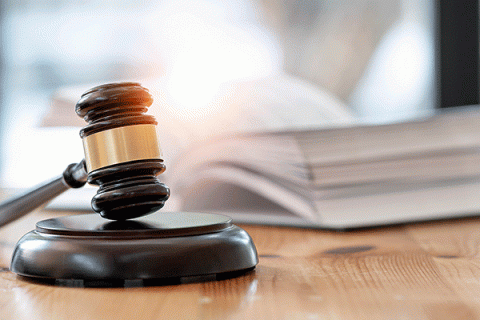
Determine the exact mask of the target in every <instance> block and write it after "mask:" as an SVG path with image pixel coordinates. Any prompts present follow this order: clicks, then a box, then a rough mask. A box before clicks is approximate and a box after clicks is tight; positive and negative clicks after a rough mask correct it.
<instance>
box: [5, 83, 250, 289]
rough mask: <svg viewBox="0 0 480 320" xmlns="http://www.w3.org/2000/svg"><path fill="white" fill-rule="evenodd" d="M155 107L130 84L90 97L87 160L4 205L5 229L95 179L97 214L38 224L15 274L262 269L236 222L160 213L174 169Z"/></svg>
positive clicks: (220, 275) (135, 277) (125, 277)
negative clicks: (168, 167) (165, 177)
mask: <svg viewBox="0 0 480 320" xmlns="http://www.w3.org/2000/svg"><path fill="white" fill-rule="evenodd" d="M152 102H153V99H152V96H151V95H150V94H149V92H148V90H147V89H145V88H143V87H142V86H141V85H139V84H138V83H131V82H126V83H114V84H106V85H101V86H98V87H95V88H92V89H91V90H89V91H87V92H85V93H84V94H83V95H82V96H81V98H80V100H79V101H78V103H77V105H76V107H75V111H76V113H77V114H78V115H79V116H80V117H83V118H84V119H85V121H86V122H87V123H88V124H87V125H86V126H85V127H84V128H82V129H81V131H80V136H81V138H82V140H83V147H84V151H85V159H84V160H82V161H80V162H79V163H77V164H71V165H69V166H68V167H67V168H66V169H65V171H64V172H63V174H62V175H61V176H60V177H58V178H56V179H54V180H52V181H51V182H49V183H46V184H44V185H42V186H40V187H37V188H34V189H33V190H32V191H30V192H27V193H26V194H24V195H21V196H18V197H16V198H14V199H12V200H8V201H6V202H5V203H3V204H2V205H0V226H1V225H4V224H7V223H9V222H11V221H13V220H15V219H17V218H19V217H21V216H23V215H25V214H26V213H28V212H30V211H32V210H33V209H35V208H37V207H38V206H40V205H42V204H44V203H46V202H48V201H49V200H51V199H52V198H54V197H56V196H57V195H59V194H60V193H62V192H63V191H65V190H67V189H69V188H80V187H82V186H84V185H85V183H87V182H88V183H90V184H94V185H98V186H99V188H98V190H97V193H96V195H95V196H94V197H93V199H92V208H93V210H94V211H96V212H97V213H98V214H96V213H95V214H78V215H71V216H65V217H60V218H54V219H46V220H42V221H39V222H37V224H36V229H35V230H32V231H30V232H29V233H27V234H25V235H24V236H23V237H22V238H21V239H20V240H19V241H18V243H17V245H16V246H15V249H14V252H13V256H12V261H11V265H10V270H12V271H13V272H15V273H17V274H18V275H21V276H24V277H29V278H31V279H37V280H38V279H41V280H47V281H51V280H54V281H55V283H57V282H58V281H59V283H60V284H61V285H68V284H70V283H73V285H75V286H77V285H78V282H79V281H81V283H82V284H83V285H85V286H88V285H87V283H92V282H93V283H94V284H98V283H99V282H100V283H105V281H107V282H108V283H116V284H118V281H120V282H121V283H125V284H126V283H127V281H130V283H132V281H133V283H135V284H137V283H139V282H140V283H141V285H144V284H145V281H147V282H148V281H150V280H154V281H155V280H158V279H172V278H174V279H177V280H179V279H180V282H181V279H184V278H187V279H188V278H189V277H207V278H208V279H212V276H213V279H224V278H226V277H231V276H237V275H240V274H243V273H245V272H247V271H249V270H252V269H253V268H254V267H255V266H256V264H257V263H258V256H257V251H256V249H255V246H254V244H253V241H252V239H251V238H250V236H249V235H248V233H247V232H245V231H244V230H243V229H241V228H239V227H238V226H235V225H233V224H232V220H231V219H230V218H229V217H226V216H223V215H219V214H211V213H195V212H157V211H159V209H161V208H162V207H163V206H164V204H165V201H166V200H167V199H168V197H169V195H170V190H169V188H168V187H167V186H166V185H165V184H163V183H161V182H160V181H159V180H158V178H157V176H158V175H159V174H161V173H162V172H164V171H165V164H164V160H163V157H162V153H161V150H160V147H159V144H158V139H157V133H156V125H157V121H156V120H155V118H154V117H153V116H151V115H147V114H145V113H146V111H147V110H148V107H150V106H151V105H152ZM151 213H154V214H151ZM112 220H113V221H112ZM187 282H188V280H187ZM115 286H116V285H115Z"/></svg>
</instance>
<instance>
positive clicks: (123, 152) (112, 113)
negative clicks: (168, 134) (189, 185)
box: [0, 82, 170, 226]
mask: <svg viewBox="0 0 480 320" xmlns="http://www.w3.org/2000/svg"><path fill="white" fill-rule="evenodd" d="M152 103H153V99H152V96H151V95H150V93H149V92H148V90H147V89H146V88H144V87H142V86H141V85H140V84H138V83H133V82H124V83H114V84H106V85H101V86H98V87H95V88H92V89H90V90H88V91H87V92H85V93H84V94H83V95H82V96H81V99H80V100H79V101H78V103H77V105H76V107H75V111H76V113H77V115H78V116H80V117H82V118H83V119H84V120H85V121H86V122H87V123H88V125H86V126H85V127H84V128H82V129H81V130H80V137H81V138H82V141H83V146H84V151H85V159H84V160H82V161H80V162H79V163H78V164H71V165H69V166H68V167H67V168H66V169H65V171H64V172H63V174H62V175H61V176H60V177H58V178H56V179H54V180H52V181H51V182H48V183H45V184H44V185H42V186H40V187H37V188H35V189H33V190H32V191H30V192H27V193H26V194H23V195H21V196H18V197H16V198H14V199H11V200H9V201H7V202H5V203H3V204H1V205H0V226H2V225H5V224H7V223H9V222H11V221H14V220H16V219H18V218H20V217H22V216H23V215H25V214H27V213H29V212H31V211H32V210H34V209H35V208H37V207H39V206H41V205H42V204H45V203H46V202H48V201H50V200H51V199H53V198H54V197H56V196H58V195H59V194H61V193H62V192H64V191H66V190H67V189H69V188H80V187H83V186H84V185H85V183H86V182H88V183H90V184H93V185H98V186H99V188H98V191H97V194H96V195H95V196H94V197H93V199H92V208H93V210H94V211H96V212H98V213H99V214H100V215H101V216H102V217H104V218H106V219H110V220H118V221H122V220H127V219H133V218H137V217H140V216H144V215H147V214H149V213H152V212H155V211H157V210H159V209H161V208H162V207H163V206H164V205H165V201H166V200H167V199H168V197H169V194H170V190H169V188H168V187H167V186H166V185H165V184H163V183H161V182H160V181H159V180H158V179H157V175H159V174H161V173H162V172H164V171H165V164H164V161H163V158H162V153H161V150H160V146H159V143H158V139H157V133H156V125H157V121H156V120H155V118H154V117H153V116H151V115H147V114H145V113H146V112H147V110H148V107H150V106H151V105H152Z"/></svg>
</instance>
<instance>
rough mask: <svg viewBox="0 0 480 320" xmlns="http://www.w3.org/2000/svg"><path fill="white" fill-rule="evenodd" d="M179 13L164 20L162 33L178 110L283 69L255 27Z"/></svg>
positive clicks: (276, 53) (268, 39)
mask: <svg viewBox="0 0 480 320" xmlns="http://www.w3.org/2000/svg"><path fill="white" fill-rule="evenodd" d="M210 4H211V3H210ZM218 5H220V3H218ZM179 8H180V9H181V12H175V13H170V14H169V15H168V18H167V19H165V20H164V21H163V30H162V31H163V32H162V33H163V36H164V37H166V38H164V39H163V41H162V43H163V45H164V47H163V50H164V51H165V57H166V58H165V62H166V64H167V66H166V69H167V70H166V77H167V91H168V92H167V94H168V95H169V98H170V99H171V100H173V103H174V104H176V105H177V107H181V108H185V109H188V110H192V109H200V108H203V107H205V106H207V105H208V104H209V103H210V102H212V101H213V100H214V99H215V97H216V95H217V94H218V92H219V88H220V86H221V85H222V84H224V83H228V82H231V81H235V80H240V79H242V80H244V79H253V78H259V77H263V76H267V75H271V74H272V73H275V72H276V71H278V70H280V68H281V61H282V59H281V58H280V54H279V51H280V50H279V49H278V48H279V46H278V45H277V44H276V43H275V41H274V40H273V38H272V37H271V36H270V35H268V34H267V33H266V31H264V30H262V29H261V28H260V27H259V26H257V25H256V24H254V23H250V22H248V21H243V23H238V22H237V23H232V22H231V21H229V20H228V19H227V20H224V19H223V20H222V19H216V20H213V19H211V18H212V17H209V16H206V15H203V16H202V12H203V11H199V12H196V13H194V12H185V11H182V10H185V6H179ZM179 8H170V9H171V10H172V11H175V9H179Z"/></svg>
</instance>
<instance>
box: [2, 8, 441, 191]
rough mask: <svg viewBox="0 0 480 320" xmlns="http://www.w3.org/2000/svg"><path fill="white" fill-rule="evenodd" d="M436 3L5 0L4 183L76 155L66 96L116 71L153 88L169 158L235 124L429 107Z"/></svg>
mask: <svg viewBox="0 0 480 320" xmlns="http://www.w3.org/2000/svg"><path fill="white" fill-rule="evenodd" d="M433 7H434V5H433V1H428V0H424V1H415V0H353V1H352V0H324V1H318V0H301V1H300V0H243V1H242V0H204V1H202V0H172V1H168V0H161V1H132V0H129V1H122V0H115V1H113V0H102V1H91V0H82V1H80V0H78V1H75V0H74V1H60V0H57V1H55V0H48V1H47V0H35V1H34V0H8V1H2V3H1V7H0V27H1V37H0V41H1V52H0V63H1V69H0V71H1V77H0V79H1V82H0V99H1V100H0V121H1V122H0V136H1V153H0V186H8V187H28V186H31V185H33V184H36V183H39V182H41V181H43V180H46V179H49V178H50V177H52V176H56V175H58V174H60V173H61V172H62V171H63V170H64V168H65V166H66V165H67V164H69V163H71V162H77V161H79V160H80V159H82V158H83V149H82V144H81V140H80V138H79V136H78V131H79V126H81V125H82V120H81V119H76V120H75V119H74V118H75V117H76V115H75V114H74V110H73V106H72V100H73V101H75V100H78V99H79V98H80V96H79V95H80V94H81V93H82V92H83V91H85V90H86V89H88V88H90V87H92V86H94V85H97V84H101V83H105V82H111V81H122V80H134V81H140V82H142V83H144V84H145V86H146V87H148V88H149V89H151V90H152V93H153V94H154V98H155V101H156V102H155V105H154V106H152V108H151V112H152V113H153V114H155V115H156V117H157V119H158V120H159V122H160V130H161V131H165V132H166V133H170V134H171V137H169V138H168V139H166V138H163V139H161V141H162V143H163V142H165V145H164V146H163V149H164V153H165V154H166V155H168V156H170V157H173V156H174V154H175V152H176V149H177V148H178V147H179V146H182V145H184V144H186V141H187V140H192V139H197V138H203V137H205V136H209V135H212V134H221V133H224V132H226V131H232V130H233V131H235V130H238V131H241V130H278V129H280V130H285V129H287V130H291V129H302V128H311V127H325V126H336V125H357V124H371V125H376V124H381V123H392V122H398V121H404V120H408V119H412V118H417V117H423V116H426V115H428V114H430V113H431V112H432V110H433V108H434V103H435V94H434V83H433V82H434V21H433V10H434V8H433ZM82 90H83V91H82ZM72 115H73V117H72ZM171 119H174V120H172V121H170V120H171ZM175 130H176V132H174V133H172V131H175ZM167 159H168V157H167Z"/></svg>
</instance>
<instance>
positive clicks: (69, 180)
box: [0, 160, 88, 227]
mask: <svg viewBox="0 0 480 320" xmlns="http://www.w3.org/2000/svg"><path fill="white" fill-rule="evenodd" d="M87 175H88V174H87V169H86V167H85V160H82V161H80V162H79V163H72V164H71V165H69V166H68V167H67V168H66V169H65V171H64V172H63V174H62V175H61V176H60V177H58V178H56V179H53V180H52V181H50V182H47V183H45V184H43V185H41V186H39V187H36V188H33V189H32V190H30V191H27V192H26V193H24V194H21V195H19V196H16V197H14V198H13V199H9V200H7V201H5V202H4V203H2V204H0V227H1V226H4V225H6V224H8V223H10V222H12V221H14V220H16V219H18V218H21V217H23V216H24V215H26V214H27V213H29V212H31V211H33V210H34V209H36V208H38V207H40V206H41V205H42V204H45V203H47V202H48V201H50V200H52V199H53V198H55V197H57V196H58V195H60V194H61V193H63V192H64V191H66V190H68V189H70V188H81V187H83V186H84V185H85V183H86V182H87Z"/></svg>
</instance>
